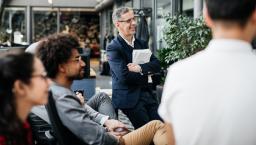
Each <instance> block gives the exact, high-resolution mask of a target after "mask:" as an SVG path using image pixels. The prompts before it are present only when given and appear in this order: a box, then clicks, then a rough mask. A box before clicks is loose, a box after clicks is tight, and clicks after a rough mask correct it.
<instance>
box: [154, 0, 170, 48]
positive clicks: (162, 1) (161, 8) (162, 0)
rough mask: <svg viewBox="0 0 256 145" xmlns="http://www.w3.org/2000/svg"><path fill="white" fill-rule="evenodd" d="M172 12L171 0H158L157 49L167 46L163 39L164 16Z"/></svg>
mask: <svg viewBox="0 0 256 145" xmlns="http://www.w3.org/2000/svg"><path fill="white" fill-rule="evenodd" d="M170 12H171V0H158V1H157V16H156V29H157V34H156V41H157V49H159V48H163V47H164V46H165V44H164V41H163V32H164V30H163V29H164V24H165V23H166V22H165V19H164V16H167V15H168V14H169V13H170Z"/></svg>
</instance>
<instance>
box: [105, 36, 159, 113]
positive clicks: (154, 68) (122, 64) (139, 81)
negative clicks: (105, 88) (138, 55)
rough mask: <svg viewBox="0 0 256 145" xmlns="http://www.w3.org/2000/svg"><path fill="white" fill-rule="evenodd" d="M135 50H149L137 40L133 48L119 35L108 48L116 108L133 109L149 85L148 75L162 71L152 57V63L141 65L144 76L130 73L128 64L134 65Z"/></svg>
mask: <svg viewBox="0 0 256 145" xmlns="http://www.w3.org/2000/svg"><path fill="white" fill-rule="evenodd" d="M133 49H147V44H146V43H145V42H144V41H141V40H138V39H135V42H134V48H132V47H131V46H129V45H128V44H127V43H126V42H125V40H124V39H123V38H122V37H121V36H120V35H118V36H117V37H116V38H115V39H113V40H112V41H111V43H110V44H109V45H108V46H107V57H108V62H109V65H110V69H111V72H112V89H113V92H112V100H113V105H114V107H115V108H121V109H128V108H133V107H134V106H135V105H136V104H137V102H138V100H139V97H140V93H141V91H142V89H144V88H145V87H147V85H148V74H154V73H157V72H159V71H160V64H159V61H158V60H157V58H156V57H155V56H154V55H151V57H150V62H148V63H145V64H140V66H141V68H142V73H143V75H141V74H140V73H135V72H130V71H129V70H128V67H127V64H128V63H132V52H133Z"/></svg>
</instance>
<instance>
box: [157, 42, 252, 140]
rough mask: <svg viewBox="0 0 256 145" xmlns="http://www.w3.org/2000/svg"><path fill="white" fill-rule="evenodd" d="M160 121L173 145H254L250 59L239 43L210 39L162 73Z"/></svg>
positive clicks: (248, 49) (248, 50)
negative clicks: (169, 126)
mask: <svg viewBox="0 0 256 145" xmlns="http://www.w3.org/2000/svg"><path fill="white" fill-rule="evenodd" d="M159 114H160V116H161V117H162V118H163V119H164V120H165V121H166V122H169V123H171V124H172V126H173V131H174V136H175V141H176V145H256V54H255V53H254V52H253V51H252V47H251V45H250V44H249V43H247V42H245V41H241V40H232V39H214V40H212V41H211V42H210V43H209V45H208V47H207V48H206V49H205V50H204V51H201V52H199V53H197V54H195V55H193V56H192V57H189V58H187V59H185V60H182V61H179V62H177V63H175V64H174V65H172V66H171V67H170V68H169V70H168V75H167V78H166V82H165V85H164V91H163V96H162V101H161V104H160V107H159Z"/></svg>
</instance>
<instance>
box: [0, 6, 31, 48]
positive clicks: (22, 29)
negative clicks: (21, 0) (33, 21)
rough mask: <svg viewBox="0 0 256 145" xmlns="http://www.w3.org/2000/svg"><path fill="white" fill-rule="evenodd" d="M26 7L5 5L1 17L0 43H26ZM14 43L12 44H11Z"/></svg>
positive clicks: (8, 44) (6, 44)
mask: <svg viewBox="0 0 256 145" xmlns="http://www.w3.org/2000/svg"><path fill="white" fill-rule="evenodd" d="M25 11H26V8H20V7H7V8H5V9H4V12H3V17H2V27H1V28H0V30H1V33H0V43H1V45H4V46H10V45H11V43H12V46H13V45H15V44H24V45H25V44H27V36H26V15H25ZM13 43H14V44H13Z"/></svg>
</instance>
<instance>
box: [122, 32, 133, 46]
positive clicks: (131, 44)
mask: <svg viewBox="0 0 256 145" xmlns="http://www.w3.org/2000/svg"><path fill="white" fill-rule="evenodd" d="M119 35H120V36H121V37H122V38H123V39H124V41H125V42H126V43H127V44H128V45H130V46H131V47H132V48H134V41H135V38H134V36H132V43H130V42H129V41H128V40H126V39H125V38H124V35H123V34H122V33H119Z"/></svg>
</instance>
